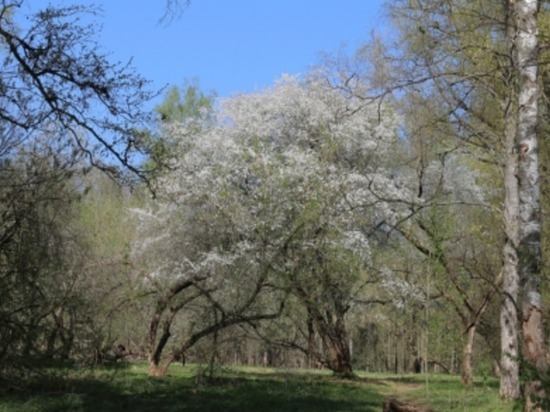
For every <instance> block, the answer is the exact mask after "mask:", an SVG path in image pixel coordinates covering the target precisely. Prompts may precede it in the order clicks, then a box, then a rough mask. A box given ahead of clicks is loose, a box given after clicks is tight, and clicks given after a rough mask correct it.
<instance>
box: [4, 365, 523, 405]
mask: <svg viewBox="0 0 550 412" xmlns="http://www.w3.org/2000/svg"><path fill="white" fill-rule="evenodd" d="M50 372H52V373H49V374H47V375H46V376H48V378H42V379H40V380H38V381H35V382H33V383H32V385H31V387H30V389H29V391H28V392H27V393H25V394H21V393H19V394H9V395H4V396H3V397H2V398H0V411H2V412H15V411H17V412H35V411H36V412H54V411H55V412H58V411H71V412H73V411H75V412H76V411H83V412H87V411H90V412H91V411H93V412H104V411H105V412H109V411H132V412H145V411H167V412H175V411H178V412H179V411H182V412H184V411H201V412H203V411H205V412H208V411H213V412H222V411H223V412H225V411H227V412H229V411H239V412H241V411H261V412H271V411H350V412H353V411H366V412H368V411H377V412H378V411H381V410H382V404H383V402H384V400H385V399H388V398H396V399H398V400H400V401H406V402H411V403H414V404H415V405H422V406H426V407H429V408H431V410H432V411H468V412H470V411H472V412H476V411H480V412H481V411H483V412H490V411H499V412H508V411H512V410H513V405H512V404H505V403H502V402H501V401H500V400H499V399H498V381H497V380H494V379H485V380H480V381H476V383H475V385H474V386H473V387H472V388H466V389H465V388H464V387H463V386H462V384H461V383H460V379H459V377H456V376H448V375H429V376H425V375H400V376H397V375H389V374H368V375H362V374H360V375H359V377H358V378H357V379H355V380H352V381H346V380H341V379H337V378H335V377H332V376H331V375H330V373H328V372H325V371H304V370H289V369H272V368H245V367H233V368H224V369H220V370H218V371H217V372H216V374H215V376H216V378H215V379H214V380H213V381H208V380H205V379H201V376H203V375H202V374H201V373H200V372H201V369H200V368H199V367H197V366H187V367H185V368H183V367H182V366H181V365H173V366H171V368H170V374H169V376H167V377H165V378H161V379H159V378H156V379H155V378H149V377H148V376H147V369H146V366H145V365H143V364H128V365H126V366H125V367H119V368H115V369H102V370H95V371H90V370H87V371H83V370H78V369H66V368H65V369H58V370H55V369H54V370H52V371H50Z"/></svg>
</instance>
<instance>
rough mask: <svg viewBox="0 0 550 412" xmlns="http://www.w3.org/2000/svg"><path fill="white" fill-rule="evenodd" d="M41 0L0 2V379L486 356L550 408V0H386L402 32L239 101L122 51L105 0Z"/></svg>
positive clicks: (20, 383) (448, 367) (484, 371)
mask: <svg viewBox="0 0 550 412" xmlns="http://www.w3.org/2000/svg"><path fill="white" fill-rule="evenodd" d="M24 3H26V1H25V0H1V1H0V43H1V45H2V47H1V48H0V55H1V57H2V61H3V65H2V76H1V77H0V91H1V94H0V291H1V299H0V386H1V389H0V394H2V393H4V394H5V393H13V392H18V391H25V390H26V389H25V388H28V387H29V383H30V382H32V381H33V379H35V378H36V376H42V377H43V375H44V374H47V373H48V372H47V370H48V368H50V367H51V366H52V365H64V366H65V367H69V366H70V367H71V368H76V369H86V368H97V367H102V366H105V365H113V364H115V365H116V364H122V363H126V364H128V363H130V364H133V363H135V364H144V365H146V373H147V374H148V376H150V377H154V378H157V379H163V377H166V376H169V375H170V371H171V370H180V368H182V365H183V369H184V370H185V369H186V368H190V367H191V366H190V365H196V364H201V365H207V367H206V370H205V372H204V374H205V375H209V376H210V377H212V375H215V373H216V371H218V370H220V368H223V367H225V366H228V365H239V366H246V367H262V368H282V369H284V370H292V369H297V370H298V369H299V370H303V369H307V370H310V371H319V370H323V371H330V372H331V373H333V374H334V376H337V377H339V378H341V379H343V380H350V381H353V380H354V379H356V378H357V376H358V374H359V373H361V374H364V375H365V376H367V377H368V376H369V375H372V374H377V373H388V374H395V375H407V374H414V373H415V372H416V373H421V374H423V375H427V374H433V375H445V376H447V375H449V376H452V375H457V376H459V377H460V381H461V382H462V385H463V386H464V387H465V388H468V387H472V386H474V382H475V379H476V377H484V378H487V377H490V378H494V379H496V380H497V381H498V387H499V389H498V391H497V393H496V394H495V397H498V398H499V399H502V400H504V401H508V402H520V403H521V404H522V407H523V408H524V410H528V411H543V410H549V409H547V408H550V399H549V396H550V395H549V394H548V388H550V377H549V376H548V364H549V362H550V354H549V347H548V320H549V319H550V308H549V307H548V305H547V304H546V302H548V298H549V297H550V290H549V289H548V277H547V272H548V263H549V262H548V261H547V260H546V256H547V252H548V251H549V248H550V243H549V242H548V239H549V234H550V232H548V230H549V229H548V228H547V225H544V224H543V223H544V221H545V217H546V213H547V210H546V206H545V205H547V204H548V201H550V190H549V186H548V183H549V180H548V179H549V178H550V170H549V169H548V167H547V166H546V165H547V164H548V161H549V160H550V140H549V139H548V137H547V136H548V134H547V133H548V132H549V131H550V129H549V126H548V116H550V101H549V100H548V97H550V65H549V62H550V60H546V58H549V57H550V54H549V53H550V52H549V50H550V48H549V45H550V3H549V2H547V1H545V0H479V1H475V2H471V1H462V0H393V1H388V2H387V4H386V8H385V13H386V16H387V19H388V22H390V23H391V25H392V27H393V29H392V30H393V31H392V34H391V35H388V34H385V35H384V36H381V35H379V34H377V33H373V35H372V37H371V38H368V39H365V41H364V43H363V45H362V46H361V47H359V48H358V49H357V50H355V51H354V52H353V53H335V54H329V53H327V54H325V55H324V57H323V58H320V59H319V61H318V63H317V64H316V65H315V66H314V67H312V68H311V69H310V70H309V71H308V72H306V73H303V74H301V75H284V76H282V77H280V78H279V79H278V80H277V81H276V82H274V84H273V85H271V86H270V87H268V88H266V89H264V90H261V91H257V92H250V93H241V94H237V95H234V96H232V97H227V98H223V99H222V98H218V97H217V96H216V94H215V92H210V91H205V90H202V89H201V87H200V84H199V82H198V81H188V82H187V83H185V84H183V85H174V86H170V87H168V88H167V89H165V90H161V91H158V90H153V89H152V88H151V87H150V82H149V81H148V80H147V79H145V78H143V77H142V76H141V75H140V74H139V73H136V72H135V71H134V70H133V68H132V67H131V65H126V64H120V63H112V62H111V61H110V59H109V56H108V55H107V54H102V52H101V51H100V50H101V49H100V48H99V46H98V43H97V40H96V39H97V36H96V35H95V33H94V31H93V29H92V26H87V25H86V24H83V23H81V20H80V19H79V17H80V16H82V15H92V16H93V15H94V9H93V8H92V7H89V6H79V5H76V6H50V7H49V8H46V9H44V10H42V11H40V12H39V13H37V14H35V15H32V16H23V15H22V13H23V11H24V9H22V8H21V5H23V4H24ZM178 7H182V8H185V7H193V2H190V3H189V4H187V2H184V1H180V2H179V3H178V2H177V1H174V0H168V1H166V2H164V3H162V4H161V3H159V15H162V14H163V13H167V14H177V13H178V10H179V9H178ZM173 17H177V16H173ZM23 18H25V19H27V20H26V23H25V25H22V24H21V21H22V20H21V19H23ZM158 96H162V102H161V103H160V104H158V105H156V107H155V108H154V110H152V111H151V110H145V109H144V107H146V104H147V103H148V102H150V101H152V100H153V99H155V98H156V97H158ZM388 410H398V409H388Z"/></svg>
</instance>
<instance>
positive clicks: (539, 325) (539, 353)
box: [510, 0, 548, 410]
mask: <svg viewBox="0 0 550 412" xmlns="http://www.w3.org/2000/svg"><path fill="white" fill-rule="evenodd" d="M510 7H511V9H512V12H513V14H514V17H515V21H514V23H515V32H514V42H513V47H514V51H515V53H516V56H517V58H516V69H517V73H518V114H517V125H518V127H517V134H516V143H517V150H518V180H519V187H518V189H519V213H518V216H519V222H518V223H519V230H518V235H519V238H518V246H519V274H520V282H521V289H522V290H521V309H522V317H521V323H522V332H523V334H522V343H523V345H522V349H523V359H524V361H525V362H526V363H527V365H528V367H529V368H532V371H531V373H530V374H529V375H528V376H529V377H528V379H527V381H526V382H525V393H524V395H525V397H526V409H528V410H532V409H533V408H534V406H533V403H532V402H533V400H534V399H531V398H535V399H536V398H539V399H540V398H545V397H546V393H545V389H544V387H543V386H542V383H541V379H545V378H546V374H547V370H548V360H547V355H548V348H547V346H546V336H545V334H544V326H543V318H542V314H543V309H542V299H541V287H542V274H541V265H542V263H541V262H542V256H541V231H542V220H541V204H540V184H541V177H540V171H539V161H538V136H537V129H538V127H537V125H538V121H539V119H538V118H539V108H538V101H539V97H540V89H539V82H538V64H539V60H538V38H537V37H538V22H537V13H538V8H539V2H538V1H536V0H519V1H511V2H510ZM535 371H536V374H537V375H535V376H533V375H532V373H533V372H535ZM535 404H536V402H535Z"/></svg>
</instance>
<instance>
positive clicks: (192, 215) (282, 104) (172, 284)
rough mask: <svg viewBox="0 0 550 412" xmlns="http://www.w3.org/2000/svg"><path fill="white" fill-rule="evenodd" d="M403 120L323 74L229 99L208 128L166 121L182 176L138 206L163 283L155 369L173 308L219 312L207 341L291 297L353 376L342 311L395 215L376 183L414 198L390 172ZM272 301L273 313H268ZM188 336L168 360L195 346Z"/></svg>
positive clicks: (156, 276) (154, 275) (152, 272)
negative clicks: (385, 223)
mask: <svg viewBox="0 0 550 412" xmlns="http://www.w3.org/2000/svg"><path fill="white" fill-rule="evenodd" d="M395 125H396V119H395V116H394V115H393V112H392V110H391V108H390V107H389V106H387V105H385V104H384V105H369V104H367V103H366V102H365V101H363V100H362V99H359V98H355V97H353V96H350V95H346V94H344V93H342V92H341V91H339V90H338V89H335V88H334V87H333V86H331V84H330V83H329V82H327V81H325V79H324V78H323V77H322V76H316V75H311V76H309V77H306V78H305V79H303V80H300V79H297V78H293V77H283V78H282V79H281V80H280V81H279V82H278V83H277V84H276V85H275V86H274V87H272V88H271V89H268V90H266V91H263V92H261V93H255V94H248V95H240V96H236V97H234V98H231V99H228V100H225V101H223V102H222V103H221V105H220V109H219V112H218V113H217V118H216V120H215V121H214V122H213V123H211V124H209V125H208V126H206V125H205V127H202V128H197V125H196V123H194V122H193V121H192V120H190V121H187V122H183V123H181V124H172V125H170V126H169V127H168V128H167V130H166V133H170V135H171V136H176V137H177V138H176V140H177V142H178V144H177V146H178V147H177V149H176V150H177V153H176V156H175V158H176V159H177V160H175V163H174V165H173V170H174V171H173V172H172V173H168V174H167V175H165V176H164V177H163V178H162V179H161V181H160V182H159V185H158V186H159V187H160V188H162V192H161V193H159V195H160V199H161V201H160V202H159V203H158V204H157V205H156V206H155V208H156V209H154V210H149V211H145V210H140V211H137V212H136V213H139V214H140V215H141V216H142V217H143V227H142V230H143V232H142V235H141V236H140V239H141V241H140V242H139V244H137V245H136V249H135V255H136V256H139V257H140V260H141V261H142V262H144V263H146V264H145V265H144V264H143V263H141V264H140V265H141V267H143V268H144V273H145V275H146V278H147V279H148V281H150V282H151V283H152V284H156V285H158V287H159V289H158V291H159V292H158V293H159V297H160V300H158V301H157V310H156V311H155V315H154V317H153V321H152V322H151V339H150V342H151V347H150V360H152V363H153V364H155V363H156V364H158V362H159V359H160V358H159V356H160V352H162V349H163V346H164V344H165V343H166V340H167V339H168V336H169V335H170V325H171V323H172V320H173V318H174V316H175V314H176V313H177V312H178V311H179V310H180V309H182V308H183V307H185V306H186V305H189V304H190V302H192V300H193V299H201V300H204V301H205V302H208V304H209V305H210V307H209V309H207V310H208V311H210V312H216V313H217V316H219V319H210V321H211V322H209V323H208V322H207V323H208V325H209V326H206V327H204V328H203V329H201V330H204V331H205V332H204V333H213V332H214V330H215V329H216V328H215V327H213V326H212V325H219V326H221V327H226V326H229V325H232V324H235V323H239V322H252V321H255V320H258V319H260V318H262V317H264V318H265V317H273V316H275V315H276V314H277V313H278V310H277V305H275V306H273V304H274V303H276V302H278V301H280V300H281V299H283V298H284V296H287V295H288V294H291V295H293V296H295V297H296V298H297V300H298V301H299V302H300V304H301V305H303V306H304V307H305V308H306V312H307V313H308V316H309V317H310V321H312V322H313V325H314V327H315V329H316V331H317V332H318V334H319V336H320V337H321V342H322V351H321V353H319V354H318V358H319V360H320V361H321V362H322V363H324V364H326V365H327V366H328V367H330V368H331V369H333V370H334V371H335V372H338V373H341V374H346V375H347V374H351V373H352V368H351V358H350V354H349V348H348V347H347V345H348V340H347V338H346V329H345V322H344V317H345V315H346V313H347V311H348V310H349V307H350V304H351V301H352V300H353V299H354V293H355V292H357V291H358V290H360V289H361V288H360V287H358V285H360V284H361V282H364V280H365V277H366V276H368V274H367V273H366V272H367V269H366V268H367V266H368V261H369V247H370V246H369V239H368V232H369V228H372V227H373V226H375V225H376V223H377V221H380V220H381V219H384V220H393V219H396V213H395V208H391V207H388V206H387V204H386V203H387V202H385V201H383V200H381V199H380V197H379V196H375V195H373V193H374V192H373V190H372V188H373V187H376V188H378V192H379V193H380V192H383V193H384V194H385V197H399V198H403V197H405V196H406V191H404V190H403V189H399V188H398V185H397V183H396V182H395V179H394V178H393V177H392V176H391V173H390V170H389V169H388V168H387V165H388V161H389V158H390V155H391V153H392V151H391V150H392V148H393V147H394V146H395V145H396V144H397V138H396V131H395ZM400 190H401V191H400ZM148 256H150V257H148ZM184 291H186V292H185V293H183V294H181V293H182V292H184ZM232 291H234V292H232ZM180 294H181V295H180ZM185 294H187V295H186V296H187V297H185V298H182V297H179V298H178V299H180V300H179V302H180V303H178V304H174V303H172V298H173V297H175V296H176V295H180V296H183V295H185ZM266 301H268V302H271V304H272V307H273V309H272V310H270V311H269V310H268V311H267V312H265V311H263V312H262V311H260V309H259V308H258V303H259V302H264V303H265V302H266ZM243 303H246V304H245V305H243ZM206 306H208V305H206ZM222 307H223V309H222ZM228 308H231V309H228ZM165 311H168V312H169V313H170V314H169V315H166V316H167V317H166V318H164V319H165V320H164V321H163V320H161V317H162V315H163V313H164V312H165ZM168 312H167V313H168ZM196 315H197V316H199V315H198V314H196ZM202 318H204V315H203V316H202ZM166 319H168V321H166ZM220 319H222V320H220ZM163 322H164V323H163ZM212 322H213V323H212ZM159 324H163V325H164V326H163V328H164V332H163V336H164V337H161V339H160V342H161V343H162V344H160V345H159V344H158V343H157V341H156V337H155V336H156V334H157V328H158V325H159ZM189 333H190V334H191V336H197V333H198V334H199V335H200V337H202V336H204V335H203V334H201V333H202V332H200V331H199V332H193V331H189ZM193 333H194V334H193ZM191 341H193V338H191ZM185 342H186V343H185V344H184V345H183V346H181V347H180V349H179V350H177V351H175V352H173V356H172V357H171V358H170V357H169V358H167V359H168V361H171V359H174V358H175V357H177V356H180V355H182V353H183V352H184V351H185V350H187V349H188V348H189V342H190V341H189V339H188V340H187V341H185Z"/></svg>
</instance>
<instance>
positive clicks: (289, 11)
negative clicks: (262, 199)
mask: <svg viewBox="0 0 550 412" xmlns="http://www.w3.org/2000/svg"><path fill="white" fill-rule="evenodd" d="M383 2H384V0H338V1H329V0H192V2H191V5H190V6H189V7H188V8H187V9H186V10H185V11H184V13H183V14H182V15H181V16H180V17H179V18H178V19H176V20H173V21H172V22H171V23H169V24H159V19H160V17H161V16H162V15H163V13H164V10H163V7H164V0H94V1H92V0H73V1H71V0H29V1H28V3H29V4H27V5H26V6H25V8H24V9H23V11H28V10H30V9H31V8H32V9H33V10H36V9H38V8H40V7H42V6H44V5H47V4H48V3H51V4H53V5H59V4H61V5H69V4H91V3H92V4H96V5H98V6H101V8H102V9H103V11H104V12H103V15H102V16H100V17H98V18H97V21H98V22H99V23H101V24H103V30H102V32H101V33H100V43H101V44H102V46H103V47H104V48H105V50H106V51H109V52H111V53H112V57H113V59H115V60H120V61H124V62H125V61H127V60H128V59H130V58H133V62H134V63H133V64H134V67H135V68H136V69H137V71H138V72H139V73H141V74H142V75H143V76H144V77H146V78H148V79H150V80H152V81H153V82H154V85H155V87H159V88H160V87H162V86H164V85H166V84H177V85H181V84H183V81H184V80H185V79H192V78H197V79H198V80H199V83H200V86H201V88H202V89H204V90H207V91H208V90H213V91H216V92H217V94H218V95H219V96H230V95H232V94H235V93H239V92H247V91H254V90H260V89H262V88H264V87H266V86H269V85H271V84H272V83H273V81H274V80H275V79H277V78H278V77H280V76H281V74H283V73H289V74H297V73H302V72H304V71H305V70H307V68H308V67H309V66H310V65H312V64H315V63H317V62H319V53H321V52H335V51H337V50H338V49H339V47H340V46H342V45H344V46H345V47H346V49H347V50H353V49H355V48H356V47H357V46H358V45H360V44H361V42H362V41H364V40H366V39H367V38H368V37H369V35H370V33H371V31H372V30H374V29H379V28H380V26H381V24H382V14H383V13H382V4H383ZM31 4H32V5H31ZM98 34H99V33H98Z"/></svg>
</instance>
